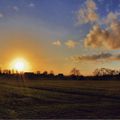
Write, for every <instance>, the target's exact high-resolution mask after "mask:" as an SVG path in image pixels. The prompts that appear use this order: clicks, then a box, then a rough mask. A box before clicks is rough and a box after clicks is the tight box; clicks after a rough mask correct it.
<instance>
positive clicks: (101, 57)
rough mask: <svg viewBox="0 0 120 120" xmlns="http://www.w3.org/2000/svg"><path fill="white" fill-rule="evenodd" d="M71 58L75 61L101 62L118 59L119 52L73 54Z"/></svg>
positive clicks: (119, 56) (119, 58)
mask: <svg viewBox="0 0 120 120" xmlns="http://www.w3.org/2000/svg"><path fill="white" fill-rule="evenodd" d="M71 59H72V60H73V61H75V62H82V61H83V62H96V61H99V62H103V61H119V60H120V54H117V55H114V54H111V53H100V54H92V55H80V56H73V57H71Z"/></svg>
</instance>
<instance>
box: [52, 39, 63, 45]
mask: <svg viewBox="0 0 120 120" xmlns="http://www.w3.org/2000/svg"><path fill="white" fill-rule="evenodd" d="M52 44H53V45H56V46H61V41H60V40H57V41H54V42H53V43H52Z"/></svg>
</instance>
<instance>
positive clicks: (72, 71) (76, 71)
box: [70, 68, 80, 76]
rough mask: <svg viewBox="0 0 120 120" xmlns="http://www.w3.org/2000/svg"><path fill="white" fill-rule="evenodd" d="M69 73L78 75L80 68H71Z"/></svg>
mask: <svg viewBox="0 0 120 120" xmlns="http://www.w3.org/2000/svg"><path fill="white" fill-rule="evenodd" d="M70 74H71V75H74V76H80V70H78V69H76V68H73V69H72V70H71V71H70Z"/></svg>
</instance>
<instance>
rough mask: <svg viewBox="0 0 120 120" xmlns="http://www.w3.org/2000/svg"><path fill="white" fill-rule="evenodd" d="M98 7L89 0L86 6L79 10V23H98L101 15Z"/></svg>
mask: <svg viewBox="0 0 120 120" xmlns="http://www.w3.org/2000/svg"><path fill="white" fill-rule="evenodd" d="M96 10H97V6H96V3H95V2H94V1H93V0H87V1H86V2H85V5H84V6H83V7H82V8H80V9H79V11H78V14H77V23H78V24H86V23H89V22H90V23H94V22H96V21H98V19H99V15H98V14H97V12H96Z"/></svg>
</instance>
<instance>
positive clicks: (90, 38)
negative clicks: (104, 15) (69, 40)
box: [84, 22, 120, 49]
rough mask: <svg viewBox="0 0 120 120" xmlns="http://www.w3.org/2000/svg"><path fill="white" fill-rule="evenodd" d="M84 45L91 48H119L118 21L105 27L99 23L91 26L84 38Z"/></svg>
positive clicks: (119, 29)
mask: <svg viewBox="0 0 120 120" xmlns="http://www.w3.org/2000/svg"><path fill="white" fill-rule="evenodd" d="M84 45H85V47H92V48H106V49H120V22H113V23H112V24H111V25H110V26H109V27H108V28H106V29H102V28H101V27H100V26H99V25H95V26H93V28H92V30H90V32H89V33H88V34H87V36H86V38H85V39H84Z"/></svg>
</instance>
